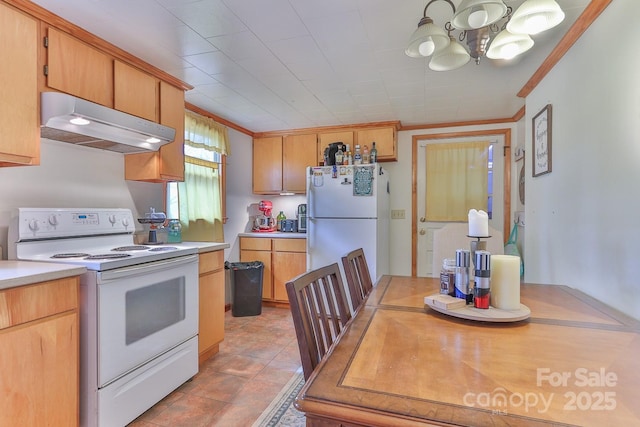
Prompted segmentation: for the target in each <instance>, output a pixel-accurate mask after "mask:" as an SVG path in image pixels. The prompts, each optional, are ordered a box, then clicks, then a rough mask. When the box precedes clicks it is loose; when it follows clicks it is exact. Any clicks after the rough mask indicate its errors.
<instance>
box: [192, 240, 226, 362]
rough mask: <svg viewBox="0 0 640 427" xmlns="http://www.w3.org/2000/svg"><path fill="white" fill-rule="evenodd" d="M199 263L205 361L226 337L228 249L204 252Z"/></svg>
mask: <svg viewBox="0 0 640 427" xmlns="http://www.w3.org/2000/svg"><path fill="white" fill-rule="evenodd" d="M198 265H199V267H198V269H199V277H200V294H199V309H200V314H199V331H198V355H199V357H198V359H199V362H200V363H202V362H204V361H205V360H207V359H208V358H209V357H211V356H213V355H214V354H216V353H217V352H218V350H219V348H220V343H221V342H222V340H224V289H225V274H224V251H214V252H204V253H201V254H200V257H199V264H198Z"/></svg>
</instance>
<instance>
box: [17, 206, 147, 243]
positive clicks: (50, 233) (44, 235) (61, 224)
mask: <svg viewBox="0 0 640 427" xmlns="http://www.w3.org/2000/svg"><path fill="white" fill-rule="evenodd" d="M134 231H135V222H134V221H133V213H132V212H131V210H130V209H104V208H96V209H72V208H64V209H47V208H19V209H18V210H17V213H16V215H15V216H14V218H12V223H11V225H10V227H9V232H10V238H11V239H15V240H13V241H14V242H18V241H25V240H39V239H53V238H64V237H78V236H98V235H106V234H133V232H134Z"/></svg>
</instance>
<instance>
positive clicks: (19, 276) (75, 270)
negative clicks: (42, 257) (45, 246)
mask: <svg viewBox="0 0 640 427" xmlns="http://www.w3.org/2000/svg"><path fill="white" fill-rule="evenodd" d="M86 271H87V269H86V268H84V267H79V266H77V265H71V264H59V263H56V262H35V261H0V289H7V288H13V287H16V286H24V285H31V284H34V283H39V282H46V281H49V280H56V279H62V278H65V277H71V276H79V275H81V274H83V273H84V272H86Z"/></svg>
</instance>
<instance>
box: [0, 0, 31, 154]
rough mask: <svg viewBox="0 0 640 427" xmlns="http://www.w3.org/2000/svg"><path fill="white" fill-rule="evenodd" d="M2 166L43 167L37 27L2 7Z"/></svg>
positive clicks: (14, 12) (0, 68) (0, 116)
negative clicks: (41, 165) (41, 160)
mask: <svg viewBox="0 0 640 427" xmlns="http://www.w3.org/2000/svg"><path fill="white" fill-rule="evenodd" d="M0 40H1V43H2V49H0V99H1V100H2V102H0V129H2V132H0V166H3V165H7V166H13V165H20V164H22V165H37V164H39V163H40V127H39V123H38V71H37V70H38V66H37V59H38V23H37V21H36V20H35V19H32V18H31V17H29V16H27V15H25V14H23V13H21V12H18V11H16V10H15V9H13V8H11V7H9V6H7V5H5V4H4V3H0Z"/></svg>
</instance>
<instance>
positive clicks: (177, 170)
mask: <svg viewBox="0 0 640 427" xmlns="http://www.w3.org/2000/svg"><path fill="white" fill-rule="evenodd" d="M160 123H162V124H163V125H167V126H171V127H172V128H174V129H175V130H176V138H175V139H174V140H173V142H171V143H169V144H166V145H163V146H162V147H160V150H159V151H157V152H152V153H139V154H127V155H126V156H125V157H124V177H125V179H128V180H134V181H148V182H166V181H184V91H183V90H182V89H179V88H177V87H174V86H172V85H170V84H168V83H165V82H163V81H161V82H160Z"/></svg>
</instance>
